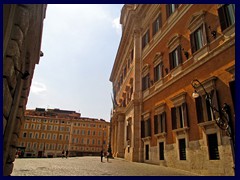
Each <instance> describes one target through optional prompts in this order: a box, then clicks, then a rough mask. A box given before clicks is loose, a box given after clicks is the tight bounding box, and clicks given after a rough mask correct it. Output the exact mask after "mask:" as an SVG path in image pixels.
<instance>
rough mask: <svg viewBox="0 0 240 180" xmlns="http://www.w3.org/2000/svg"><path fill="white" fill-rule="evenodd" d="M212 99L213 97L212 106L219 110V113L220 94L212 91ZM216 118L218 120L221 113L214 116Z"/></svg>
mask: <svg viewBox="0 0 240 180" xmlns="http://www.w3.org/2000/svg"><path fill="white" fill-rule="evenodd" d="M211 97H212V106H213V107H214V108H216V109H217V111H219V109H220V108H219V104H218V93H217V90H212V91H211ZM214 117H215V118H218V117H219V113H217V114H214Z"/></svg>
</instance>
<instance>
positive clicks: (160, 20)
mask: <svg viewBox="0 0 240 180" xmlns="http://www.w3.org/2000/svg"><path fill="white" fill-rule="evenodd" d="M158 19H159V29H160V28H161V27H162V13H160V14H159V17H158Z"/></svg>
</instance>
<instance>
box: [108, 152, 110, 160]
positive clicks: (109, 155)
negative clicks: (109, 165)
mask: <svg viewBox="0 0 240 180" xmlns="http://www.w3.org/2000/svg"><path fill="white" fill-rule="evenodd" d="M109 156H110V153H109V152H107V162H109Z"/></svg>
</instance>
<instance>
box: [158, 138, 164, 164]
mask: <svg viewBox="0 0 240 180" xmlns="http://www.w3.org/2000/svg"><path fill="white" fill-rule="evenodd" d="M159 160H164V142H160V143H159Z"/></svg>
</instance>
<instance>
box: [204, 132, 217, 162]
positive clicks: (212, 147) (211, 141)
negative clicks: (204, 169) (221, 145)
mask: <svg viewBox="0 0 240 180" xmlns="http://www.w3.org/2000/svg"><path fill="white" fill-rule="evenodd" d="M207 138H208V151H209V159H210V160H219V159H220V157H219V151H218V142H217V134H209V135H207Z"/></svg>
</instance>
